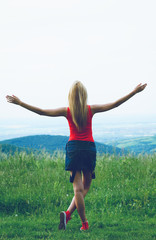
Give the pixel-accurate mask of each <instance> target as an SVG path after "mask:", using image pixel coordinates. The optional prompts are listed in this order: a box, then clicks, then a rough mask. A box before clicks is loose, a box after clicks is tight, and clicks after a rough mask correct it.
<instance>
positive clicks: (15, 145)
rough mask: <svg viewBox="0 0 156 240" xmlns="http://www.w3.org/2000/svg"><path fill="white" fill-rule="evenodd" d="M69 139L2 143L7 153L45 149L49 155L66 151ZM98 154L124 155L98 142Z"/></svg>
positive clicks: (37, 137) (23, 139) (30, 138)
mask: <svg viewBox="0 0 156 240" xmlns="http://www.w3.org/2000/svg"><path fill="white" fill-rule="evenodd" d="M68 139H69V137H67V136H51V135H34V136H27V137H21V138H14V139H9V140H5V141H1V142H0V145H1V151H2V152H5V153H8V152H10V153H14V152H15V151H17V150H18V151H23V150H26V151H27V152H29V151H40V150H42V149H45V150H46V151H47V152H49V153H53V152H54V151H56V150H61V151H65V146H66V143H67V141H68ZM96 147H97V152H98V153H99V154H102V153H109V154H113V153H116V154H122V153H123V151H122V150H121V149H120V148H118V147H112V146H109V145H105V144H102V143H98V142H96Z"/></svg>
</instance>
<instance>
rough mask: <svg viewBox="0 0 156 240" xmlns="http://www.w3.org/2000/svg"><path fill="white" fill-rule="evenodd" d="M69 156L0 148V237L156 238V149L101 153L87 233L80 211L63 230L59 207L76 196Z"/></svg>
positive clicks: (88, 210) (89, 203)
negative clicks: (9, 152) (4, 151)
mask: <svg viewBox="0 0 156 240" xmlns="http://www.w3.org/2000/svg"><path fill="white" fill-rule="evenodd" d="M64 158H65V156H64V155H63V154H62V153H61V152H58V153H56V154H54V155H53V156H50V155H49V154H47V153H45V152H43V153H41V154H39V155H34V154H26V153H24V152H23V153H19V154H18V153H16V154H15V155H14V156H11V155H10V156H7V155H5V154H2V153H0V183H1V187H0V239H30V240H31V239H76V240H79V239H90V240H91V239H94V240H96V239H98V240H102V239H104V240H107V239H119V240H122V239H124V240H125V239H126V240H127V239H128V240H130V239H131V240H135V239H141V240H144V239H146V240H148V239H149V240H150V239H156V230H155V229H156V218H155V213H156V212H155V197H156V186H155V182H156V181H155V180H156V155H154V154H153V155H139V156H138V157H134V156H132V155H127V156H122V157H118V156H116V155H103V156H99V157H97V167H96V179H95V180H93V182H92V186H91V189H90V191H89V193H88V195H87V196H86V198H85V204H86V215H87V219H88V221H89V225H90V229H89V231H88V232H85V233H82V232H80V230H79V229H80V227H81V221H80V219H79V216H78V214H77V211H75V212H74V214H73V215H72V220H71V221H70V222H69V223H68V225H67V230H66V231H58V224H59V213H60V211H62V210H66V209H67V207H68V205H69V204H70V201H71V199H72V197H73V188H72V184H71V183H69V173H68V172H65V171H64V161H65V160H64Z"/></svg>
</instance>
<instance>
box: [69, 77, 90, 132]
mask: <svg viewBox="0 0 156 240" xmlns="http://www.w3.org/2000/svg"><path fill="white" fill-rule="evenodd" d="M68 102H69V108H70V112H71V115H72V120H73V122H74V124H75V125H76V127H77V129H78V130H79V131H80V130H82V129H83V128H84V126H85V125H86V121H87V90H86V88H85V86H84V85H83V84H82V83H81V82H80V81H75V82H74V83H73V85H72V86H71V88H70V90H69V95H68Z"/></svg>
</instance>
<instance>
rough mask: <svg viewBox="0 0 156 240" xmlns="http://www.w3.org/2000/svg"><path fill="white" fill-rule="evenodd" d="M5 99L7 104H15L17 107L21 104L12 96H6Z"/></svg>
mask: <svg viewBox="0 0 156 240" xmlns="http://www.w3.org/2000/svg"><path fill="white" fill-rule="evenodd" d="M6 99H7V101H8V102H9V103H14V104H17V105H20V104H21V100H20V99H19V98H18V97H16V96H14V95H12V96H9V95H7V96H6Z"/></svg>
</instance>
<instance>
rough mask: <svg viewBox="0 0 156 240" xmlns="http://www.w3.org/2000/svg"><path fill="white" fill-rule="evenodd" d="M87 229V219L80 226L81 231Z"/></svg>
mask: <svg viewBox="0 0 156 240" xmlns="http://www.w3.org/2000/svg"><path fill="white" fill-rule="evenodd" d="M88 229H89V225H88V221H87V222H84V223H82V227H81V228H80V230H81V231H86V230H88Z"/></svg>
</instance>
